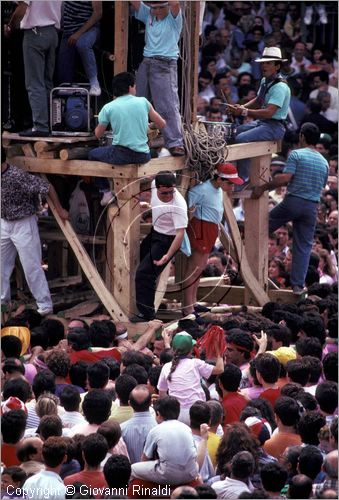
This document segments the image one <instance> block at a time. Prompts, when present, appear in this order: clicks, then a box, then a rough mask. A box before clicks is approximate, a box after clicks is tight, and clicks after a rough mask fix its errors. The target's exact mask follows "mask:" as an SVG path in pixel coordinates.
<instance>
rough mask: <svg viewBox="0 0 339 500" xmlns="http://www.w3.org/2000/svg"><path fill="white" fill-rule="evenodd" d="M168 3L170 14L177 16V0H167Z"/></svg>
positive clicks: (178, 7)
mask: <svg viewBox="0 0 339 500" xmlns="http://www.w3.org/2000/svg"><path fill="white" fill-rule="evenodd" d="M168 4H169V8H170V11H171V13H172V16H173V17H177V15H178V14H179V12H180V2H178V1H177V0H170V1H169V2H168Z"/></svg>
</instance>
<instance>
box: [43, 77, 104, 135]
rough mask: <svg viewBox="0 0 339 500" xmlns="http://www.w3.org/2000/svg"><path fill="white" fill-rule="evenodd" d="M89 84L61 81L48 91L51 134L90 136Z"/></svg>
mask: <svg viewBox="0 0 339 500" xmlns="http://www.w3.org/2000/svg"><path fill="white" fill-rule="evenodd" d="M90 99H91V97H90V95H89V86H88V85H87V84H85V83H75V84H69V83H63V84H62V85H61V86H60V87H55V88H54V89H52V90H51V93H50V124H51V133H52V135H59V136H60V135H68V136H70V135H71V136H72V135H74V136H90V135H92V134H93V132H92V131H93V128H94V124H93V112H92V110H91V100H90Z"/></svg>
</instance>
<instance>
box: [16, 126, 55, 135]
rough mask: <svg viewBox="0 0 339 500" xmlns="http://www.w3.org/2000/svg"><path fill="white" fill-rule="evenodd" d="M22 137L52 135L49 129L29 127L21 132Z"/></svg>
mask: <svg viewBox="0 0 339 500" xmlns="http://www.w3.org/2000/svg"><path fill="white" fill-rule="evenodd" d="M19 135H20V137H48V136H49V135H50V133H49V131H48V130H38V129H36V128H34V127H33V128H29V129H27V130H22V131H21V132H19Z"/></svg>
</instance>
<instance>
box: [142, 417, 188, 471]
mask: <svg viewBox="0 0 339 500" xmlns="http://www.w3.org/2000/svg"><path fill="white" fill-rule="evenodd" d="M155 451H156V452H157V454H158V457H159V460H160V462H167V463H169V464H174V465H181V466H186V467H187V468H188V469H189V465H190V464H193V465H194V464H195V461H196V457H197V450H196V447H195V444H194V440H193V435H192V431H191V429H190V428H189V427H188V426H187V425H186V424H183V423H182V422H179V421H178V420H165V421H164V422H162V423H161V424H159V425H157V426H156V427H153V429H151V430H150V431H149V433H148V436H147V438H146V442H145V446H144V454H145V455H146V456H147V457H148V458H153V456H154V453H155Z"/></svg>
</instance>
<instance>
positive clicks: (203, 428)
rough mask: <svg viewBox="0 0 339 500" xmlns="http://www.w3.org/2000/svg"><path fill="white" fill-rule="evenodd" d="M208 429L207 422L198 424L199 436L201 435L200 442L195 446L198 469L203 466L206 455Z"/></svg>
mask: <svg viewBox="0 0 339 500" xmlns="http://www.w3.org/2000/svg"><path fill="white" fill-rule="evenodd" d="M208 431H209V427H208V425H207V424H201V425H200V436H201V437H202V440H201V441H200V443H199V444H198V446H197V462H198V467H199V470H200V469H201V467H202V466H203V463H204V460H205V457H206V451H207V440H208Z"/></svg>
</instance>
